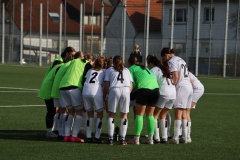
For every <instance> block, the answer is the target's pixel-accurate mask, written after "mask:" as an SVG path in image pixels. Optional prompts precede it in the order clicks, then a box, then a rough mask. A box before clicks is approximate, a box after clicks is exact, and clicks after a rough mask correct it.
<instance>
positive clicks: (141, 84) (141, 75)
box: [129, 65, 159, 90]
mask: <svg viewBox="0 0 240 160" xmlns="http://www.w3.org/2000/svg"><path fill="white" fill-rule="evenodd" d="M129 71H130V73H131V75H132V78H133V88H136V89H141V88H145V89H151V90H153V89H156V88H159V86H158V83H157V80H156V78H155V77H154V75H153V73H152V71H151V70H149V69H148V68H146V69H145V70H144V69H142V68H141V67H140V66H138V65H132V66H131V67H130V68H129Z"/></svg>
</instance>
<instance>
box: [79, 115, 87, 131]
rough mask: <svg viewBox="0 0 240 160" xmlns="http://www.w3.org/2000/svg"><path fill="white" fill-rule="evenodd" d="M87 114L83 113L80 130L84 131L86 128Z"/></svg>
mask: <svg viewBox="0 0 240 160" xmlns="http://www.w3.org/2000/svg"><path fill="white" fill-rule="evenodd" d="M86 120H87V112H83V116H82V121H81V123H80V130H84V129H85V126H86Z"/></svg>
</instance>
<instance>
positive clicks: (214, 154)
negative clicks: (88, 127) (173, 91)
mask: <svg viewBox="0 0 240 160" xmlns="http://www.w3.org/2000/svg"><path fill="white" fill-rule="evenodd" d="M46 70H47V68H46V67H32V66H10V65H0V159H1V160H7V159H12V160H15V159H24V160H26V159H59V160H61V159H64V160H65V159H142V160H143V159H209V160H210V159H211V160H212V159H229V160H232V159H240V140H239V138H238V136H239V134H240V125H239V123H240V79H234V78H219V77H218V78H216V77H199V79H200V80H201V82H202V83H203V84H204V86H205V94H204V95H203V97H202V98H201V99H200V100H199V102H198V104H197V106H196V109H194V110H193V111H192V112H191V117H192V133H191V137H192V143H190V144H178V145H172V144H166V145H163V144H158V145H147V144H140V145H139V146H136V145H127V146H120V145H118V143H114V145H113V146H108V145H106V144H87V143H82V144H75V143H64V142H62V141H59V140H49V139H46V138H45V122H44V117H45V114H46V109H45V107H44V102H43V100H41V99H38V98H37V93H38V89H39V87H40V85H41V82H42V79H43V77H44V74H45V72H46ZM171 115H172V127H171V134H173V118H174V116H173V111H171ZM144 120H145V119H144ZM119 122H120V118H119V114H117V117H116V123H115V124H116V125H117V124H119ZM145 122H146V120H145ZM103 125H104V127H103V130H102V137H103V139H106V138H107V123H106V118H105V121H104V124H103ZM144 126H146V125H144ZM145 133H146V128H143V131H142V137H141V140H144V139H145V137H144V134H145ZM132 137H133V114H132V109H130V113H129V126H128V131H127V139H131V138H132Z"/></svg>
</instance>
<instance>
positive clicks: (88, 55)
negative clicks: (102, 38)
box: [84, 53, 94, 61]
mask: <svg viewBox="0 0 240 160" xmlns="http://www.w3.org/2000/svg"><path fill="white" fill-rule="evenodd" d="M84 59H86V60H88V61H89V59H91V60H92V61H94V57H93V55H92V54H90V53H88V54H86V55H85V56H84Z"/></svg>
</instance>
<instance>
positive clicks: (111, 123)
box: [108, 117, 114, 139]
mask: <svg viewBox="0 0 240 160" xmlns="http://www.w3.org/2000/svg"><path fill="white" fill-rule="evenodd" d="M113 132H114V118H110V117H109V118H108V137H109V139H113Z"/></svg>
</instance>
